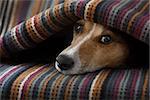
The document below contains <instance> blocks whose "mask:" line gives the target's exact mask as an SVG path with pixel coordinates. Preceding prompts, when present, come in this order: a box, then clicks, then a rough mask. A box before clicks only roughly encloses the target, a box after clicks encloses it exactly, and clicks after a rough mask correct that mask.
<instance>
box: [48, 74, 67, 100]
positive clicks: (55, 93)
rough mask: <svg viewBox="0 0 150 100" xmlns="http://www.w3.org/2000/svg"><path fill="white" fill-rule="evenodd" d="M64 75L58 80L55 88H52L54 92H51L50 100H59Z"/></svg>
mask: <svg viewBox="0 0 150 100" xmlns="http://www.w3.org/2000/svg"><path fill="white" fill-rule="evenodd" d="M64 77H65V76H64V75H61V76H60V77H59V78H58V79H57V80H55V83H54V86H53V87H52V90H51V91H50V94H52V97H51V98H50V99H57V95H58V90H59V89H60V88H61V87H60V86H61V85H60V84H61V82H62V80H63V79H64Z"/></svg>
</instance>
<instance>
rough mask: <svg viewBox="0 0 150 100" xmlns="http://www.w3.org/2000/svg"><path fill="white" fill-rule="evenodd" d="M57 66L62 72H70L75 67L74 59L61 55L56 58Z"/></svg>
mask: <svg viewBox="0 0 150 100" xmlns="http://www.w3.org/2000/svg"><path fill="white" fill-rule="evenodd" d="M56 62H57V66H58V67H59V68H60V69H61V70H68V69H70V68H71V67H73V65H74V61H73V59H72V58H70V57H68V56H67V55H59V56H58V57H57V58H56Z"/></svg>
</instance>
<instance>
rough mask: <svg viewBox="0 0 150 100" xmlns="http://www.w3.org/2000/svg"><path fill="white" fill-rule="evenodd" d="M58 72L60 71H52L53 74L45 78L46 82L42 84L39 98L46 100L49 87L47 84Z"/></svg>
mask: <svg viewBox="0 0 150 100" xmlns="http://www.w3.org/2000/svg"><path fill="white" fill-rule="evenodd" d="M57 73H58V71H56V70H55V71H53V72H52V73H51V75H50V76H49V77H48V78H47V79H45V80H44V82H43V83H44V84H42V89H41V91H40V93H39V95H38V98H39V99H40V100H44V93H45V90H46V88H47V84H48V82H49V81H50V80H51V79H52V78H53V77H54V76H55V75H56V74H57Z"/></svg>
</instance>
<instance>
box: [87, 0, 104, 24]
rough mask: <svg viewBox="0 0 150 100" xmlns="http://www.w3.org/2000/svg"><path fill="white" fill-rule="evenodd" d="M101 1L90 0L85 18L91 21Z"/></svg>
mask: <svg viewBox="0 0 150 100" xmlns="http://www.w3.org/2000/svg"><path fill="white" fill-rule="evenodd" d="M100 2H101V0H93V1H92V2H91V1H90V2H89V3H90V6H89V7H88V9H89V10H88V11H87V12H86V13H87V14H86V18H87V19H88V20H90V21H93V18H94V13H95V9H96V7H97V5H98V4H99V3H100ZM89 3H88V4H89Z"/></svg>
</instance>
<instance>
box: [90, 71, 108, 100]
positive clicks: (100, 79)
mask: <svg viewBox="0 0 150 100" xmlns="http://www.w3.org/2000/svg"><path fill="white" fill-rule="evenodd" d="M109 73H110V70H105V71H103V72H102V73H100V74H99V77H98V78H97V81H96V82H95V85H94V87H93V90H92V91H93V93H92V99H93V100H98V99H99V98H100V94H101V89H102V86H103V83H104V80H105V79H106V78H107V76H108V74H109Z"/></svg>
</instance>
